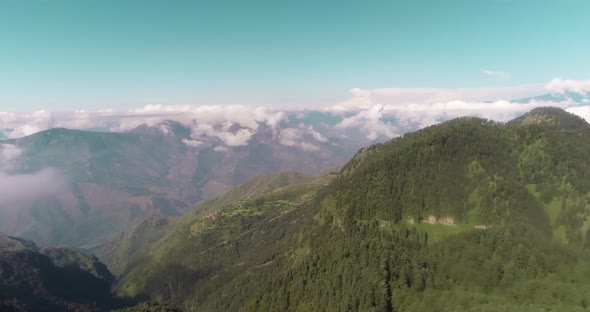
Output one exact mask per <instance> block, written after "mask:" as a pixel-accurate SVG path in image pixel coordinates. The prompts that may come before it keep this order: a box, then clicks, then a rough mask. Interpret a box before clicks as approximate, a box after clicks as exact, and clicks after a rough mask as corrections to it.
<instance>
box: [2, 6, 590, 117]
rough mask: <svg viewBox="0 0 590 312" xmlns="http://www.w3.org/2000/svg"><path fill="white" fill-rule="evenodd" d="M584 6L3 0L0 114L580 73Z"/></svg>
mask: <svg viewBox="0 0 590 312" xmlns="http://www.w3.org/2000/svg"><path fill="white" fill-rule="evenodd" d="M588 12H590V2H589V1H583V0H579V1H573V0H571V1H570V0H561V1H550V0H547V1H525V0H495V1H492V0H490V1H484V0H481V1H474V0H470V1H439V0H434V1H343V0H340V1H317V0H316V1H303V0H298V1H220V0H217V1H147V0H142V1H131V0H101V1H98V0H94V1H91V0H84V1H80V0H72V1H65V0H52V1H49V0H37V1H33V0H0V110H2V111H32V110H38V109H47V110H74V109H98V108H104V107H111V108H130V107H138V106H143V105H146V104H154V103H160V104H187V103H190V104H246V105H268V106H273V107H282V106H294V105H304V106H306V107H313V106H314V105H317V106H322V105H329V104H333V103H335V102H338V101H340V100H342V99H344V98H346V97H347V96H349V90H350V89H352V88H357V87H358V88H363V89H377V88H393V87H395V88H407V87H438V88H458V87H481V86H492V87H505V86H515V85H524V84H530V83H545V82H548V81H550V80H551V79H553V78H556V77H563V78H567V79H574V80H581V79H588V78H589V77H588V76H589V75H588V73H589V72H590V57H588V53H589V51H590V40H588V38H590V19H589V18H588V16H587V13H588ZM484 70H489V71H493V72H496V74H494V73H489V74H490V75H486V74H484V73H483V71H484ZM497 72H503V73H497Z"/></svg>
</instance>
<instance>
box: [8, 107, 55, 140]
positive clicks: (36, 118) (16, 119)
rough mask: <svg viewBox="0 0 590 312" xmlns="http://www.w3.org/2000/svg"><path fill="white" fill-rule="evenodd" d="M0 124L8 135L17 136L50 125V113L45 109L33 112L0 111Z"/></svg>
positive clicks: (41, 129) (25, 134)
mask: <svg viewBox="0 0 590 312" xmlns="http://www.w3.org/2000/svg"><path fill="white" fill-rule="evenodd" d="M0 125H1V126H2V128H4V129H10V131H8V137H10V138H19V137H23V136H27V135H31V134H33V133H36V132H39V131H43V130H45V129H48V128H50V127H52V114H51V113H50V112H47V111H43V110H41V111H36V112H33V113H24V114H22V113H10V112H0Z"/></svg>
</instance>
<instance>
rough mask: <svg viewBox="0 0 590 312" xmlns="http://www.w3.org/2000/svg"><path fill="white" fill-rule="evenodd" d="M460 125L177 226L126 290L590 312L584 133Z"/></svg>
mask: <svg viewBox="0 0 590 312" xmlns="http://www.w3.org/2000/svg"><path fill="white" fill-rule="evenodd" d="M578 121H579V120H578V119H577V118H576V117H574V116H573V115H569V114H568V113H565V112H564V111H561V110H555V109H546V108H543V109H538V110H535V111H532V112H530V113H529V114H527V115H525V116H524V117H521V118H518V119H515V120H513V121H511V122H508V123H498V122H493V121H488V120H483V119H479V118H458V119H455V120H451V121H449V122H445V123H442V124H439V125H436V126H431V127H428V128H425V129H422V130H420V131H417V132H414V133H409V134H406V135H404V136H403V137H400V138H396V139H394V140H392V141H390V142H387V143H384V144H378V145H374V146H371V147H369V148H365V149H362V150H360V151H359V152H358V153H357V154H356V155H355V156H354V157H353V159H352V160H350V162H348V164H347V165H345V166H344V167H343V168H342V170H341V171H340V172H339V173H338V174H337V175H333V174H327V175H324V176H321V177H319V178H317V179H315V180H313V181H309V182H303V183H298V184H292V185H286V186H284V187H279V188H277V189H274V190H269V191H267V192H262V193H257V194H254V195H252V196H249V197H247V198H244V199H242V200H238V201H236V202H233V203H231V204H229V205H225V206H223V207H221V208H219V209H217V210H215V211H214V212H212V213H210V214H206V215H202V214H198V213H195V214H192V215H191V214H188V215H187V217H186V218H185V219H183V222H180V223H178V224H177V225H175V226H174V227H173V228H171V229H170V232H169V234H167V235H166V236H164V237H163V238H162V239H161V240H159V241H157V242H155V243H153V244H152V245H151V247H150V248H149V249H148V250H147V251H146V252H145V253H144V254H142V255H141V256H140V257H138V258H137V260H135V261H134V262H133V263H132V264H130V265H129V266H128V268H127V270H125V272H124V273H123V274H122V276H121V277H120V280H119V282H118V284H117V286H116V291H117V292H118V293H119V294H123V295H127V296H130V297H147V298H151V299H153V300H159V301H164V302H168V303H174V304H179V305H181V306H182V307H183V308H184V309H185V310H187V311H192V310H198V311H318V310H323V311H342V310H347V311H588V309H590V297H589V294H590V270H589V269H588V268H590V260H588V259H590V251H589V249H590V236H588V235H589V234H590V230H589V225H590V221H589V220H590V218H588V217H589V216H590V204H589V203H590V183H589V181H590V179H589V178H590V163H589V161H590V136H589V134H590V130H589V129H590V128H589V126H588V124H586V123H581V122H578Z"/></svg>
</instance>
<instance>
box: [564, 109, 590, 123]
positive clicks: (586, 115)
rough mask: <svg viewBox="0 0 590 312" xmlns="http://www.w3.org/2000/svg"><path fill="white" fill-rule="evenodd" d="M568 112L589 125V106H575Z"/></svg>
mask: <svg viewBox="0 0 590 312" xmlns="http://www.w3.org/2000/svg"><path fill="white" fill-rule="evenodd" d="M567 111H568V112H570V113H572V114H576V115H578V116H580V117H582V118H584V119H585V120H586V122H589V123H590V106H576V107H570V108H568V109H567Z"/></svg>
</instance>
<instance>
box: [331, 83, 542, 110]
mask: <svg viewBox="0 0 590 312" xmlns="http://www.w3.org/2000/svg"><path fill="white" fill-rule="evenodd" d="M546 92H547V91H546V89H545V85H544V84H529V85H521V86H513V87H479V88H380V89H370V90H369V89H360V88H355V89H352V90H350V94H351V97H350V98H348V99H346V100H344V101H341V102H340V103H338V104H336V105H332V106H329V107H327V108H326V109H325V110H327V111H333V112H342V111H350V110H355V109H359V108H361V109H366V108H370V107H372V106H373V105H376V104H381V105H395V104H404V105H405V104H409V103H418V104H435V103H443V102H450V101H465V102H493V101H500V100H514V99H521V98H528V97H533V96H537V95H541V94H544V93H546Z"/></svg>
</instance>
